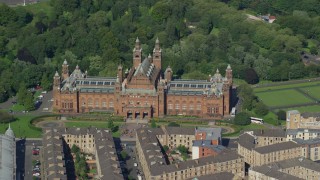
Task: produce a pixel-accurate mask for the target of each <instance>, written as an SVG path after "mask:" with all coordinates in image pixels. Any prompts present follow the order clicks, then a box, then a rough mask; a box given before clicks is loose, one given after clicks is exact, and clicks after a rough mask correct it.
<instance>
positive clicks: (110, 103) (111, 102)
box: [109, 99, 114, 108]
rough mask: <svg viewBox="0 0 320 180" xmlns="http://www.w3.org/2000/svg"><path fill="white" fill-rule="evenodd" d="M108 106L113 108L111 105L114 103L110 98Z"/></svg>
mask: <svg viewBox="0 0 320 180" xmlns="http://www.w3.org/2000/svg"><path fill="white" fill-rule="evenodd" d="M109 107H110V108H113V107H114V105H113V100H112V99H110V102H109Z"/></svg>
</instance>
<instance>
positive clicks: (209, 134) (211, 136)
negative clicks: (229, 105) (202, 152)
mask: <svg viewBox="0 0 320 180" xmlns="http://www.w3.org/2000/svg"><path fill="white" fill-rule="evenodd" d="M195 131H196V133H206V140H215V139H221V132H222V129H221V128H204V127H198V128H196V129H195Z"/></svg>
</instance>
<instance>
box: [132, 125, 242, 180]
mask: <svg viewBox="0 0 320 180" xmlns="http://www.w3.org/2000/svg"><path fill="white" fill-rule="evenodd" d="M177 128H181V127H169V132H171V133H174V134H175V133H178V132H179V133H182V132H186V133H189V134H191V133H190V130H186V129H185V128H182V129H184V130H178V129H177ZM167 131H168V129H167ZM169 132H168V134H170V133H169ZM136 133H137V140H138V141H139V142H140V145H141V149H142V150H143V154H144V156H145V159H146V161H147V164H148V167H149V168H150V173H151V175H153V176H156V175H161V174H163V173H170V172H174V171H181V170H185V169H189V168H192V167H196V166H204V165H207V164H208V163H218V162H226V161H230V160H235V159H238V158H241V156H240V155H238V154H237V153H236V152H234V151H225V152H222V153H221V154H219V156H215V157H213V156H209V157H206V158H200V159H197V160H188V161H184V162H181V163H178V164H170V165H168V164H167V163H166V162H167V159H166V156H165V154H163V152H162V151H161V146H160V143H159V142H158V139H157V137H156V136H157V135H163V134H164V132H163V130H162V129H160V128H140V129H138V130H137V131H136ZM193 133H194V131H193Z"/></svg>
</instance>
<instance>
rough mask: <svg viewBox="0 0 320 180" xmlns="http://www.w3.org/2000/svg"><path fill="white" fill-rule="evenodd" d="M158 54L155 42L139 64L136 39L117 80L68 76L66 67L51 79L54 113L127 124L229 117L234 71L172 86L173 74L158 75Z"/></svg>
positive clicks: (76, 72)
mask: <svg viewBox="0 0 320 180" xmlns="http://www.w3.org/2000/svg"><path fill="white" fill-rule="evenodd" d="M161 64H162V50H161V48H160V43H159V40H158V39H157V40H156V43H155V47H154V49H153V54H152V56H151V55H149V56H148V57H146V58H144V59H143V58H142V48H141V44H140V41H139V39H138V38H137V39H136V42H135V47H134V49H133V65H132V67H131V68H130V69H128V70H126V71H125V72H123V67H122V66H121V65H119V66H118V69H117V76H116V77H112V78H108V77H90V76H89V75H88V74H87V72H84V73H83V72H82V71H81V70H80V67H79V66H76V68H75V70H74V71H73V72H72V73H71V74H69V69H68V63H67V61H66V60H65V61H64V62H63V64H62V72H61V74H59V73H58V72H56V73H55V76H54V83H53V97H54V103H53V110H54V111H56V112H59V113H84V112H90V111H110V112H113V113H114V114H115V115H120V116H124V117H126V118H128V119H149V118H152V117H162V116H164V115H192V116H200V117H206V118H216V119H217V118H221V117H223V116H225V115H228V114H229V111H230V93H231V90H230V88H231V87H232V69H231V67H230V65H228V67H227V68H226V72H225V77H223V76H222V75H221V74H220V72H219V70H217V71H216V73H215V74H214V75H213V76H209V78H208V80H186V79H179V80H174V79H173V78H172V76H173V71H172V69H171V68H170V67H167V68H166V69H165V70H164V71H163V69H162V66H161Z"/></svg>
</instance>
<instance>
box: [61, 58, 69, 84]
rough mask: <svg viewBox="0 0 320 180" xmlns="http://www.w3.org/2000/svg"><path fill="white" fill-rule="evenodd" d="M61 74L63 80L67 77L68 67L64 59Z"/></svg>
mask: <svg viewBox="0 0 320 180" xmlns="http://www.w3.org/2000/svg"><path fill="white" fill-rule="evenodd" d="M61 74H62V78H63V80H65V79H67V78H68V77H69V65H68V62H67V60H66V59H65V60H64V61H63V64H62V73H61Z"/></svg>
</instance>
